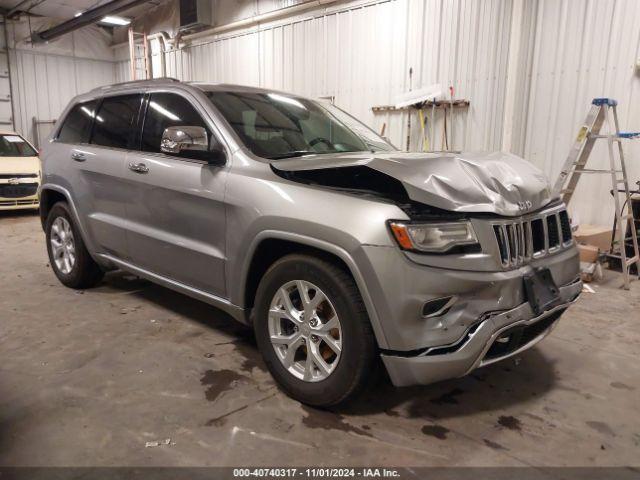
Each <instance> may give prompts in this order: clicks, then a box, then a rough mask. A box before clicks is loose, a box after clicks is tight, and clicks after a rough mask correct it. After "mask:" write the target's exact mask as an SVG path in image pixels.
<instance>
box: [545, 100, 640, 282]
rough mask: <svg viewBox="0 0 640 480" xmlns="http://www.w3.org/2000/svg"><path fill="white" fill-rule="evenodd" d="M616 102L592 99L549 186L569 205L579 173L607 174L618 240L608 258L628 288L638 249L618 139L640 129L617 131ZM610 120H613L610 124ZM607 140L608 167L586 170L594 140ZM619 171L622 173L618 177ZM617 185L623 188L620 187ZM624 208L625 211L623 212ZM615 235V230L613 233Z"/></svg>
mask: <svg viewBox="0 0 640 480" xmlns="http://www.w3.org/2000/svg"><path fill="white" fill-rule="evenodd" d="M617 105H618V102H617V101H616V100H614V99H612V98H594V99H593V101H592V102H591V109H590V110H589V113H588V115H587V118H586V120H585V122H584V125H583V126H582V127H581V128H580V131H579V132H578V136H577V137H576V141H575V143H574V145H573V148H572V149H571V151H570V152H569V156H568V157H567V160H566V161H565V163H564V165H563V167H562V170H561V171H560V175H559V176H558V180H556V183H555V185H554V186H553V193H554V195H561V196H562V200H563V201H564V202H565V204H569V202H570V201H571V198H572V197H573V194H574V192H575V189H576V186H577V185H578V180H579V179H580V176H581V175H582V174H585V173H608V174H609V175H611V184H612V187H613V198H614V202H615V208H616V212H615V219H616V225H617V228H618V238H619V239H621V241H620V244H621V245H622V247H621V248H620V252H619V254H610V255H609V256H610V257H614V258H619V259H620V264H621V266H622V275H623V277H624V288H625V289H626V290H628V289H629V282H630V277H631V275H630V271H629V270H630V268H631V266H632V265H633V264H634V263H635V264H636V268H637V272H638V275H639V276H640V252H639V251H638V235H637V232H636V222H635V219H634V218H633V210H632V208H631V193H630V192H629V181H628V178H627V169H626V166H625V163H624V154H623V151H622V141H623V140H625V139H635V138H640V132H621V131H620V127H619V124H618V113H617V111H616V106H617ZM612 119H613V123H612ZM605 123H606V124H607V129H608V132H609V133H608V134H607V135H603V134H601V133H600V130H601V129H602V126H603V125H604V124H605ZM599 139H604V140H607V147H608V152H609V169H608V170H602V169H589V168H586V165H587V160H588V159H589V155H590V154H591V151H592V150H593V146H594V144H595V142H596V140H599ZM614 143H615V144H616V145H617V147H618V148H617V150H618V161H619V165H618V164H617V163H618V162H616V158H615V154H614V146H613V145H614ZM619 174H622V176H619ZM620 185H622V186H623V188H620ZM620 194H622V195H624V197H625V200H626V201H625V202H623V205H624V208H622V209H621V208H620V205H621V202H620ZM623 210H626V213H625V211H623ZM627 226H629V227H630V228H629V229H630V230H631V237H630V238H629V239H626V231H627ZM614 235H615V232H614ZM627 240H631V244H632V245H633V255H632V256H630V257H629V258H627V254H626V249H625V242H626V241H627Z"/></svg>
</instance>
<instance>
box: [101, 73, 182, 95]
mask: <svg viewBox="0 0 640 480" xmlns="http://www.w3.org/2000/svg"><path fill="white" fill-rule="evenodd" d="M166 82H174V83H182V82H181V81H180V80H178V79H177V78H172V77H159V78H152V79H149V80H129V81H128V82H119V83H112V84H110V85H103V86H101V87H96V88H94V89H93V90H91V91H92V92H97V91H100V90H109V89H111V88H116V87H125V86H136V85H140V86H144V85H156V84H158V83H166Z"/></svg>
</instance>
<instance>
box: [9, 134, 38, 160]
mask: <svg viewBox="0 0 640 480" xmlns="http://www.w3.org/2000/svg"><path fill="white" fill-rule="evenodd" d="M37 155H38V154H37V153H36V151H35V150H34V149H33V148H32V147H31V145H29V144H28V143H27V142H26V140H25V139H24V138H22V137H21V136H20V135H0V157H35V156H37Z"/></svg>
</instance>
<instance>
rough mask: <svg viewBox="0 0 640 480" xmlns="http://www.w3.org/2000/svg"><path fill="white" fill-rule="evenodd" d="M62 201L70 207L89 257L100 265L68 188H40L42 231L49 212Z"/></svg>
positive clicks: (53, 186)
mask: <svg viewBox="0 0 640 480" xmlns="http://www.w3.org/2000/svg"><path fill="white" fill-rule="evenodd" d="M60 201H63V202H66V203H67V205H68V206H69V210H70V211H71V215H72V216H73V221H74V222H75V224H76V226H77V227H78V230H79V231H80V236H81V237H82V241H83V242H84V244H85V246H86V247H87V250H88V252H89V255H91V257H92V258H93V259H94V261H96V262H97V263H100V262H98V260H97V259H96V257H95V255H94V253H93V252H94V251H95V250H94V249H93V244H92V243H91V241H90V238H89V236H88V235H87V232H86V231H85V229H84V224H83V223H82V222H81V221H80V216H79V215H78V210H77V209H76V205H75V203H74V202H73V199H72V197H71V193H69V191H68V190H67V189H66V188H64V187H61V186H60V185H54V184H49V183H47V184H44V185H42V187H41V188H40V222H41V224H42V229H43V230H44V229H45V225H46V223H47V217H48V216H49V212H50V211H51V209H52V208H53V206H54V205H55V204H56V203H58V202H60Z"/></svg>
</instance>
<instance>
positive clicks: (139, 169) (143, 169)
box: [129, 163, 149, 173]
mask: <svg viewBox="0 0 640 480" xmlns="http://www.w3.org/2000/svg"><path fill="white" fill-rule="evenodd" d="M129 170H131V171H132V172H136V173H149V167H147V166H146V165H145V164H144V163H130V164H129Z"/></svg>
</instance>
